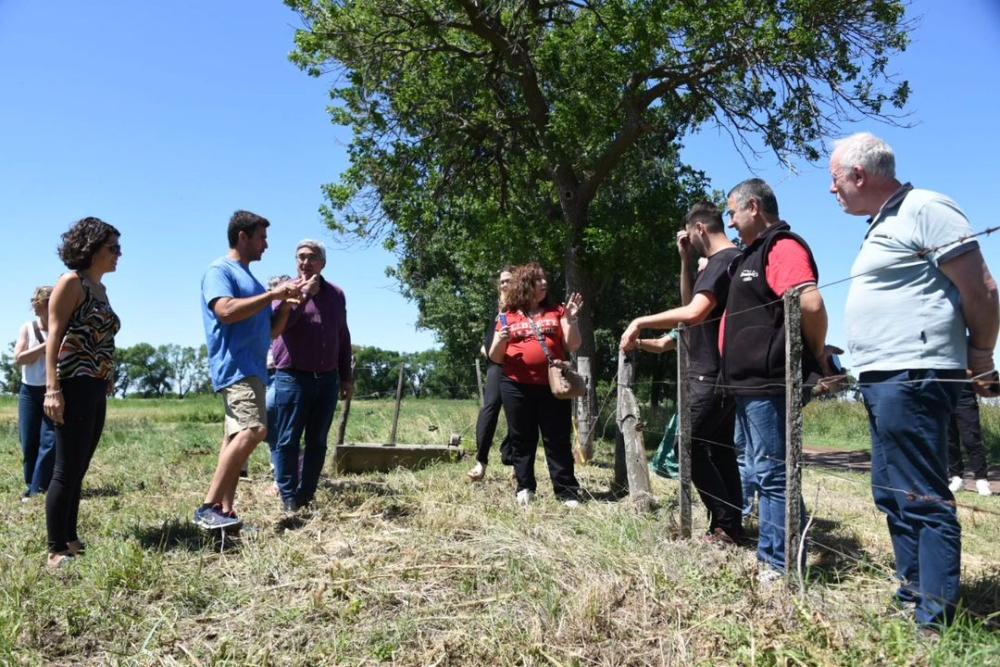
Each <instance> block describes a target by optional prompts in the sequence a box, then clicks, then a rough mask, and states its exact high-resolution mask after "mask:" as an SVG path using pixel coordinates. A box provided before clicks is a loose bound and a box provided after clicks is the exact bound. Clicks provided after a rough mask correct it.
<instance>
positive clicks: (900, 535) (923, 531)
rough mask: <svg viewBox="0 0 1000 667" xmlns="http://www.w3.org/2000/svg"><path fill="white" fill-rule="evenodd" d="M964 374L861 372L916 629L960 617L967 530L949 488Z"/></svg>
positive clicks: (882, 494)
mask: <svg viewBox="0 0 1000 667" xmlns="http://www.w3.org/2000/svg"><path fill="white" fill-rule="evenodd" d="M964 377H965V371H961V370H956V371H949V370H928V369H923V370H909V371H869V372H866V373H862V374H861V377H860V378H859V380H860V382H861V395H862V396H863V397H864V401H865V407H866V408H867V409H868V421H869V427H870V429H871V434H872V496H873V497H874V499H875V506H876V507H878V509H879V510H881V511H882V512H883V513H884V514H885V517H886V522H887V523H888V525H889V537H890V538H891V539H892V550H893V552H894V553H895V556H896V577H897V578H898V579H899V581H900V588H899V591H898V592H897V593H896V596H897V597H898V598H899V599H901V600H904V601H912V602H916V603H917V622H918V623H921V624H933V623H946V622H948V621H950V620H951V618H952V616H953V614H954V613H955V603H956V602H958V586H959V574H960V572H961V555H962V529H961V527H960V526H959V524H958V516H957V515H956V514H955V507H954V506H953V505H951V504H949V503H950V502H951V501H953V500H954V496H953V495H952V493H951V491H950V490H949V489H948V476H947V475H948V456H947V446H948V443H947V439H948V420H949V418H950V417H951V413H952V412H953V411H954V409H955V402H956V400H957V399H958V391H959V384H958V383H955V382H938V380H939V379H945V380H953V379H960V378H964Z"/></svg>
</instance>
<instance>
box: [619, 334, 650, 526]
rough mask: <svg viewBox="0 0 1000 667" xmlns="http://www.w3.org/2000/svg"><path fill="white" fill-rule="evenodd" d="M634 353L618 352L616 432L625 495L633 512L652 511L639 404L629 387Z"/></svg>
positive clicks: (631, 379) (632, 378)
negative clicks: (624, 474) (620, 444)
mask: <svg viewBox="0 0 1000 667" xmlns="http://www.w3.org/2000/svg"><path fill="white" fill-rule="evenodd" d="M635 359H636V357H635V353H630V354H625V353H624V352H621V351H619V352H618V430H619V431H621V434H622V437H623V438H624V439H625V467H626V470H627V472H628V492H629V496H630V497H631V499H632V503H633V504H634V505H635V507H636V509H638V510H640V511H642V512H648V511H650V510H652V509H653V491H652V485H651V484H650V481H649V462H648V461H646V448H645V446H644V445H643V441H642V425H641V423H640V421H639V401H637V400H636V398H635V393H634V392H633V391H632V385H633V383H634V382H635V366H636V364H635Z"/></svg>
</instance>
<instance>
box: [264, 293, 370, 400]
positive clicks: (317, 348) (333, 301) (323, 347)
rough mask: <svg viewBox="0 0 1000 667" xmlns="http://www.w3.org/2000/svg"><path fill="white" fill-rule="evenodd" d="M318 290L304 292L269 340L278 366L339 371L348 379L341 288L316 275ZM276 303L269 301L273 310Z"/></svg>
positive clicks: (347, 341) (348, 344)
mask: <svg viewBox="0 0 1000 667" xmlns="http://www.w3.org/2000/svg"><path fill="white" fill-rule="evenodd" d="M320 281H321V282H320V288H319V292H317V293H316V294H315V295H311V296H307V297H306V299H305V300H304V301H303V302H302V303H300V304H299V305H297V306H293V307H292V312H291V313H289V315H288V324H287V325H285V331H284V333H282V334H281V335H280V336H278V337H277V338H275V339H274V342H273V343H271V352H272V353H273V355H274V365H275V367H276V368H278V369H279V370H296V371H310V372H316V373H327V372H330V371H339V373H340V380H341V381H342V382H344V381H350V380H351V332H350V331H349V330H348V328H347V301H346V299H345V298H344V291H343V290H342V289H340V288H339V287H337V286H336V285H334V284H332V283H329V282H327V281H326V280H325V279H323V277H322V276H320ZM280 305H281V304H280V303H274V304H272V305H271V308H272V309H273V310H277V309H278V308H279V307H280Z"/></svg>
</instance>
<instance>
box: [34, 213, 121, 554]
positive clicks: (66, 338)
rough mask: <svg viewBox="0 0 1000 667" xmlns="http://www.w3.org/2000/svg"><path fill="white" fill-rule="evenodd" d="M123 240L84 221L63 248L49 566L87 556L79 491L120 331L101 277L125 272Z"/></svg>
mask: <svg viewBox="0 0 1000 667" xmlns="http://www.w3.org/2000/svg"><path fill="white" fill-rule="evenodd" d="M119 237H120V233H119V232H118V230H117V229H115V228H114V227H112V226H111V225H109V224H108V223H106V222H104V221H103V220H100V219H98V218H84V219H83V220H80V221H79V222H77V223H76V224H75V225H73V226H72V227H71V228H70V229H69V231H67V232H66V233H65V234H63V235H62V245H61V246H60V247H59V257H60V258H61V259H62V260H63V263H64V264H65V265H66V267H67V268H69V269H72V270H71V271H69V272H67V273H64V274H63V275H62V276H61V277H60V278H59V282H57V283H56V286H55V289H54V290H53V291H52V296H51V297H50V299H49V337H48V340H47V341H46V354H45V401H44V409H45V414H46V415H47V416H48V417H49V418H50V419H51V420H52V421H53V422H55V424H56V461H55V470H54V472H53V475H52V481H51V483H50V484H49V492H48V496H47V497H46V499H45V523H46V528H47V531H48V542H49V559H48V565H49V567H59V566H61V565H63V564H65V563H67V562H70V561H71V560H72V558H73V557H74V556H78V555H80V554H82V553H83V542H81V541H80V536H79V535H77V530H76V524H77V515H78V513H79V510H80V492H81V489H82V487H83V477H84V475H85V474H86V473H87V468H88V467H89V466H90V459H91V457H92V456H93V455H94V450H96V449H97V442H98V441H99V440H100V439H101V431H102V430H103V429H104V413H105V409H106V401H107V395H108V393H110V391H111V390H112V389H113V380H114V368H115V334H116V333H117V332H118V329H119V327H120V326H121V323H120V321H119V320H118V316H117V315H115V312H114V311H113V310H112V309H111V304H110V303H108V295H107V292H106V291H105V288H104V284H103V283H102V282H101V278H103V277H104V274H106V273H110V272H111V271H114V270H115V269H116V268H118V258H119V257H121V254H122V247H121V245H120V244H119Z"/></svg>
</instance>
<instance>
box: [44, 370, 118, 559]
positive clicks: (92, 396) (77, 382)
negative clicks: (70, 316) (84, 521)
mask: <svg viewBox="0 0 1000 667" xmlns="http://www.w3.org/2000/svg"><path fill="white" fill-rule="evenodd" d="M107 391H108V383H107V381H106V380H99V379H97V378H89V377H75V378H69V379H67V380H63V382H62V396H63V402H64V405H65V407H64V409H63V423H62V424H61V425H59V424H57V425H56V464H55V470H54V471H53V473H52V482H51V483H50V484H49V492H48V494H47V496H46V498H45V527H46V529H47V531H48V538H49V553H61V552H64V551H66V549H67V546H66V543H67V542H74V541H76V540H79V539H80V537H79V535H77V532H76V524H77V516H78V514H79V512H80V493H81V491H82V489H83V477H84V475H86V474H87V468H89V467H90V460H91V458H92V457H93V456H94V450H96V449H97V443H98V441H99V440H100V439H101V432H102V431H103V430H104V414H105V411H106V409H107V400H108V399H107Z"/></svg>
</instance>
